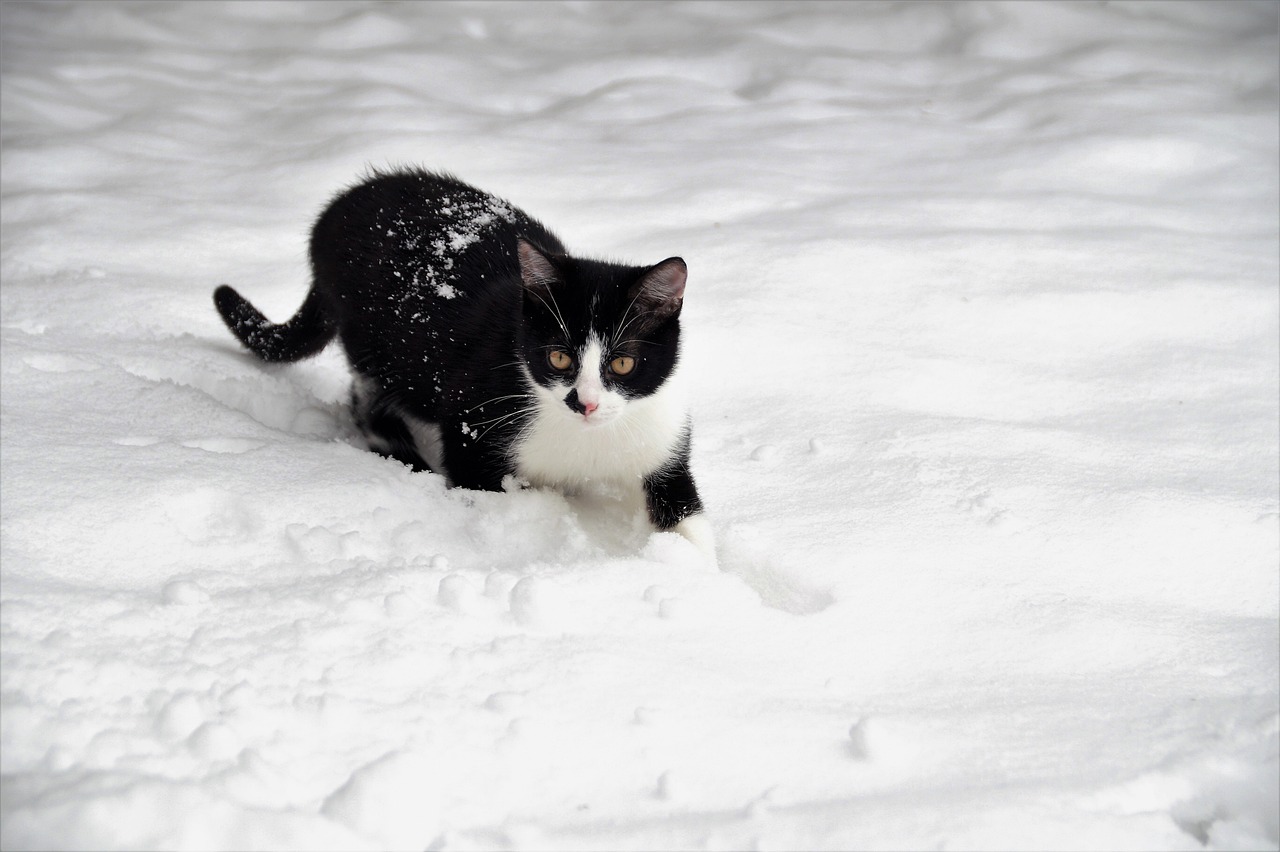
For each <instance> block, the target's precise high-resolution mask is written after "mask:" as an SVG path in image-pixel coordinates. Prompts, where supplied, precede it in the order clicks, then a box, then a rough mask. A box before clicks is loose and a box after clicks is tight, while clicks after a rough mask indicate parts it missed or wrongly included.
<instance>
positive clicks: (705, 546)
mask: <svg viewBox="0 0 1280 852" xmlns="http://www.w3.org/2000/svg"><path fill="white" fill-rule="evenodd" d="M673 531H674V532H678V533H680V535H682V536H684V537H685V538H686V539H688V540H689V541H690V542H691V543H692V544H693V546H694V547H696V548H698V552H699V553H701V554H702V555H703V557H704V558H705V559H706V560H707V562H708V563H710V564H711V566H712V567H718V563H717V561H716V536H715V533H714V532H712V530H711V522H710V521H708V520H707V516H706V515H704V514H703V513H702V512H698V513H697V514H696V515H690V516H689V517H687V518H685V519H684V520H682V521H680V523H678V524H676V525H675V527H674V530H673Z"/></svg>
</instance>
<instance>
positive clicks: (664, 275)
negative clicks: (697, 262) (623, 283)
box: [629, 257, 689, 319]
mask: <svg viewBox="0 0 1280 852" xmlns="http://www.w3.org/2000/svg"><path fill="white" fill-rule="evenodd" d="M688 278H689V267H687V266H685V263H684V260H683V259H681V258H678V257H669V258H667V259H666V260H664V261H662V262H661V263H658V264H655V265H653V266H651V267H649V268H648V269H647V270H645V272H644V274H643V275H641V276H640V280H639V281H637V282H636V283H635V284H634V285H632V287H631V292H630V294H629V295H630V296H631V298H632V299H634V300H635V301H636V303H637V304H639V305H641V306H643V307H644V308H645V309H646V310H648V311H649V312H650V313H652V314H655V315H656V316H657V317H658V319H667V318H668V317H672V316H675V315H676V314H678V313H679V312H680V306H681V305H682V304H683V303H684V285H685V281H686V280H687V279H688Z"/></svg>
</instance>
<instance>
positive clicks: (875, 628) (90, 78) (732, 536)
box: [0, 2, 1280, 850]
mask: <svg viewBox="0 0 1280 852" xmlns="http://www.w3.org/2000/svg"><path fill="white" fill-rule="evenodd" d="M1278 12H1280V5H1278V4H1276V3H1272V2H1264V3H1255V4H1249V3H1222V2H1203V3H1106V4H1103V3H1083V2H1078V3H1047V2H1042V3H1010V4H999V3H903V4H897V3H867V4H853V3H839V4H809V3H793V2H787V3H690V4H684V3H674V4H672V3H640V4H634V3H614V2H607V3H560V4H539V3H516V4H470V3H447V4H443V3H403V4H391V3H380V4H348V3H316V4H311V3H284V2H280V3H215V2H201V3H187V4H168V3H128V2H111V3H100V2H95V3H87V2H86V3H70V4H52V3H40V4H24V3H14V2H6V3H4V4H3V5H2V6H0V15H2V19H0V23H2V25H3V45H2V46H3V75H2V77H0V83H2V94H3V101H2V103H3V107H2V108H3V139H2V142H3V235H2V238H3V262H2V266H0V274H2V275H3V287H2V288H0V296H2V299H3V300H2V302H0V307H2V312H3V322H2V325H3V331H2V335H0V344H2V353H3V358H2V359H0V363H2V365H3V366H2V370H3V372H2V377H3V415H2V419H0V425H2V426H3V454H2V457H0V458H2V462H3V480H2V481H3V553H2V558H3V586H2V588H3V591H2V598H3V599H2V603H0V624H2V626H3V649H2V650H3V682H2V699H0V700H2V708H0V709H2V710H3V712H2V713H0V719H2V728H0V730H2V733H3V741H2V742H3V752H2V754H3V757H2V761H3V798H2V805H0V825H2V828H0V843H2V845H3V846H4V848H5V849H13V850H18V849H37V848H38V849H52V848H107V849H236V848H256V849H262V848H276V849H326V848H341V849H426V848H433V849H444V850H468V849H491V848H513V849H548V848H564V849H575V848H577V849H596V848H619V849H622V848H632V849H636V848H650V849H651V848H708V849H720V848H734V849H746V848H768V849H783V848H805V849H819V848H840V849H855V848H876V849H888V848H907V849H927V848H938V849H941V848H947V849H965V848H971V849H1000V848H1006V849H1014V848H1016V849H1033V848H1037V849H1049V848H1073V849H1201V848H1209V849H1276V848H1277V847H1278V846H1280V829H1278V826H1277V823H1278V816H1277V799H1278V796H1277V776H1278V770H1277V741H1278V736H1280V715H1278V712H1277V711H1278V709H1280V707H1278V701H1280V699H1278V697H1277V692H1278V687H1277V684H1278V680H1280V665H1278V660H1277V626H1278V623H1280V621H1278V609H1280V592H1278V589H1277V579H1278V576H1280V570H1278V562H1280V514H1278V509H1280V495H1278V493H1277V491H1278V489H1280V485H1278V483H1280V471H1278V466H1280V447H1278V434H1280V410H1278V403H1277V398H1278V396H1280V352H1278V351H1277V349H1278V340H1280V287H1278V284H1277V282H1278V280H1280V270H1278V259H1277V237H1278V234H1280V221H1278V214H1277V210H1278V208H1280V166H1278V162H1280V149H1278V145H1277V126H1278V119H1277V115H1278V110H1277V89H1278V86H1277V81H1278V78H1280V73H1278V70H1277V63H1278V59H1277V57H1278V56H1280V51H1278V44H1277V42H1278V39H1277V16H1278ZM404 163H411V164H420V165H423V166H426V167H430V168H439V169H446V170H449V171H452V172H454V173H456V174H457V175H459V176H460V177H462V178H464V179H465V180H467V181H470V182H472V183H474V184H476V185H477V186H479V187H482V188H483V189H485V190H489V191H492V192H494V193H496V194H498V195H501V196H503V197H505V198H508V199H510V200H511V201H512V202H514V203H516V204H518V205H520V206H522V207H523V208H525V209H526V210H528V211H529V212H530V213H531V214H532V215H534V216H537V217H539V218H540V219H542V220H543V221H545V222H546V223H547V224H548V225H549V226H550V227H552V228H553V229H555V230H556V231H557V233H559V234H560V235H561V236H562V237H563V238H564V239H565V240H566V242H567V244H568V245H569V246H570V248H571V249H572V250H575V251H578V252H581V253H584V254H588V255H597V256H604V257H612V258H619V259H623V260H627V261H631V262H637V263H639V262H648V263H652V262H656V261H658V260H660V259H662V258H664V257H667V256H670V255H673V254H679V255H681V256H683V257H684V258H685V259H686V260H687V261H688V263H689V267H690V283H689V290H688V296H687V300H686V305H685V312H684V322H685V330H686V335H685V336H686V341H687V349H686V357H685V364H684V366H685V368H686V373H687V377H688V380H689V382H690V387H691V389H692V391H693V409H694V416H695V420H696V431H695V437H694V447H693V457H694V467H695V473H696V475H697V477H698V482H699V484H700V486H701V488H702V491H703V494H704V497H705V500H706V503H707V505H708V508H709V517H710V518H711V522H712V527H713V530H714V532H715V535H716V537H717V540H718V542H719V569H718V570H712V569H710V568H708V567H706V566H705V565H704V564H703V563H702V562H701V561H700V560H699V559H698V555H697V552H696V550H695V549H694V547H693V546H692V545H691V544H690V543H689V542H687V541H685V540H684V539H682V538H681V537H679V536H676V535H674V534H653V533H651V532H650V531H649V530H648V529H647V527H646V526H645V524H644V523H643V521H642V519H641V518H639V517H638V516H637V515H636V514H634V513H633V512H631V510H630V507H627V506H624V505H622V503H621V502H620V501H619V500H618V499H616V498H614V497H612V496H610V495H607V494H597V495H589V494H588V495H581V496H578V497H574V498H566V497H564V496H561V495H559V494H556V493H552V492H545V491H537V490H534V491H526V492H518V491H517V492H512V493H498V494H488V493H485V494H481V493H468V492H463V491H456V490H455V491H450V490H447V489H445V488H444V486H443V484H442V482H441V481H440V478H439V477H437V476H433V475H430V474H413V473H411V472H410V471H409V470H407V469H406V468H404V467H402V466H401V465H398V464H396V463H395V462H393V461H389V460H386V459H383V458H381V457H379V456H377V455H374V454H372V453H369V452H367V451H366V450H365V449H364V448H363V447H362V446H361V444H360V441H359V439H358V438H357V437H356V434H355V431H354V429H353V426H352V423H351V421H350V418H349V415H348V413H347V411H346V408H345V401H346V397H347V386H348V381H349V378H348V375H347V372H346V368H345V365H344V362H343V360H342V357H341V354H340V353H339V352H338V351H337V350H336V349H334V350H331V351H327V352H325V353H324V354H322V355H321V356H319V357H317V358H315V359H313V360H311V361H308V362H304V363H300V364H296V365H287V366H281V367H263V366H262V365H261V364H258V363H256V362H255V361H254V360H253V359H252V358H251V357H250V356H248V355H247V354H246V353H245V352H243V351H242V350H241V349H240V348H239V347H238V346H237V345H236V344H235V342H234V341H233V339H232V338H231V336H230V335H229V334H228V333H227V331H226V330H225V329H224V328H223V327H222V326H221V324H220V322H219V320H218V317H217V315H216V314H215V312H214V309H213V305H212V302H211V298H210V295H211V293H212V290H213V288H214V286H215V285H217V284H219V283H223V282H225V283H230V284H233V285H234V286H236V287H238V288H240V289H241V291H242V292H243V293H244V294H245V295H246V296H247V297H248V298H250V299H252V300H253V301H254V302H255V303H256V304H258V305H260V306H262V308H263V309H264V311H265V312H266V313H267V314H268V315H269V316H271V317H272V318H273V319H276V320H282V319H284V318H286V317H287V316H289V315H290V314H291V313H292V311H293V310H294V309H295V308H296V307H297V306H298V305H299V304H300V302H301V299H302V295H303V293H304V292H305V289H306V286H307V270H306V241H307V237H308V232H309V228H310V225H311V222H312V221H313V219H314V217H315V216H316V215H317V213H318V212H319V210H320V209H321V207H322V206H323V205H324V204H325V202H326V201H327V199H328V198H330V197H331V196H332V195H333V194H334V193H335V192H337V191H338V190H339V189H340V188H342V187H343V186H346V185H349V184H350V183H351V182H353V181H355V180H356V179H357V178H358V177H359V176H360V175H361V174H362V173H363V172H364V170H365V169H366V168H367V167H370V166H373V167H385V166H393V165H396V164H404ZM428 250H429V249H428ZM442 295H443V296H446V297H447V296H448V295H449V294H448V293H447V292H444V293H442Z"/></svg>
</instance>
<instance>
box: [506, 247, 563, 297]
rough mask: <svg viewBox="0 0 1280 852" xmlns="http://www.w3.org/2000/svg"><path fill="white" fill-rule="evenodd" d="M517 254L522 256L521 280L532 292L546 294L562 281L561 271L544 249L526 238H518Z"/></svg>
mask: <svg viewBox="0 0 1280 852" xmlns="http://www.w3.org/2000/svg"><path fill="white" fill-rule="evenodd" d="M516 254H517V255H519V257H520V281H521V283H522V284H524V288H525V289H526V290H528V291H529V292H531V293H536V294H537V295H540V296H545V295H546V294H547V293H548V292H549V291H550V290H551V288H552V287H554V286H555V285H556V284H559V283H560V280H561V279H560V272H559V270H557V269H556V267H555V264H554V263H552V262H551V259H550V258H549V257H547V256H546V254H544V253H543V251H542V249H540V248H538V247H537V246H535V245H534V244H533V243H531V242H529V241H528V240H526V239H525V238H524V237H517V238H516Z"/></svg>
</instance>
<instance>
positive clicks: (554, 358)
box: [547, 349, 573, 370]
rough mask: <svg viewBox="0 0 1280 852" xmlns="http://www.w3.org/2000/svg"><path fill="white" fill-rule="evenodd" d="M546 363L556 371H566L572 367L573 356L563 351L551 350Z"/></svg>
mask: <svg viewBox="0 0 1280 852" xmlns="http://www.w3.org/2000/svg"><path fill="white" fill-rule="evenodd" d="M547 361H548V362H549V363H550V364H551V366H552V367H554V368H555V369H557V370H567V369H569V368H570V367H572V366H573V356H572V355H570V354H569V353H568V352H565V351H564V350H563V349H552V350H551V354H549V355H548V356H547Z"/></svg>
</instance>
